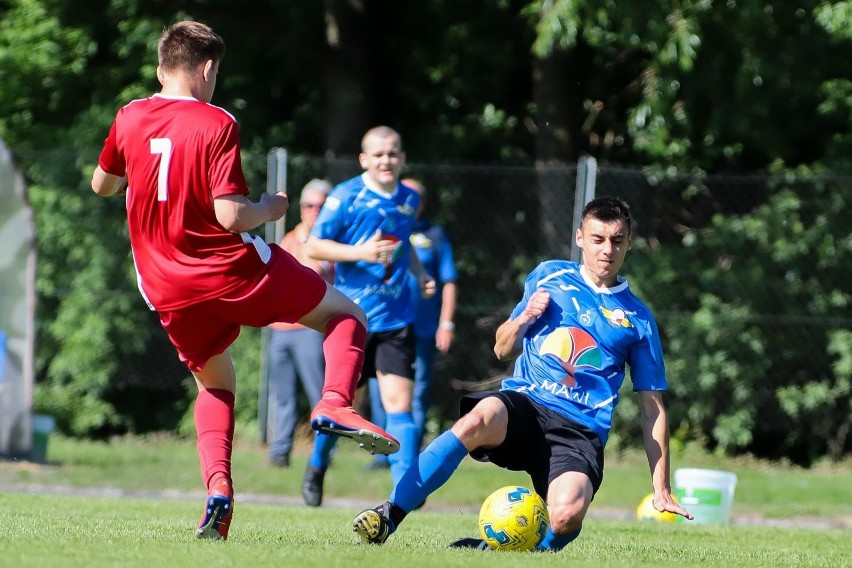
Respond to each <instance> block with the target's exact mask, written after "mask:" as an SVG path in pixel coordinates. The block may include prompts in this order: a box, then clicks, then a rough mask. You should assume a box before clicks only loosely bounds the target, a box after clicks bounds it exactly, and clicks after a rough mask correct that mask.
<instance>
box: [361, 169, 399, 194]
mask: <svg viewBox="0 0 852 568" xmlns="http://www.w3.org/2000/svg"><path fill="white" fill-rule="evenodd" d="M361 181H362V182H363V183H364V187H366V188H367V189H369V190H370V191H372V192H373V193H378V194H379V195H381V196H382V197H384V198H386V199H390V198H391V197H393V196H394V195H396V186H394V188H393V191H385V190H384V189H381V188H379V187H374V186H373V185H372V183H370V181H371V180H370V176H368V175H367V172H364V173H363V174H361ZM398 183H399V182H397V184H398Z"/></svg>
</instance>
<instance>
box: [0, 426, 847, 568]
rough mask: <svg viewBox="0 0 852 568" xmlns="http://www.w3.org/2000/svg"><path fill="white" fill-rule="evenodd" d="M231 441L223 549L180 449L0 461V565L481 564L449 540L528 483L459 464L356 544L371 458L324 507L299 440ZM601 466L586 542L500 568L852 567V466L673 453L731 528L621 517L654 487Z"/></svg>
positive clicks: (369, 494) (88, 448)
mask: <svg viewBox="0 0 852 568" xmlns="http://www.w3.org/2000/svg"><path fill="white" fill-rule="evenodd" d="M249 434H250V433H249ZM240 440H241V441H239V442H238V444H237V447H236V448H235V453H234V476H235V486H236V490H237V506H236V508H235V520H234V524H233V528H232V532H231V539H230V540H229V541H228V542H227V543H209V542H198V541H195V540H194V539H193V538H192V531H193V529H194V524H195V523H196V522H197V520H198V517H199V516H200V514H201V505H202V499H203V494H202V492H201V490H200V481H199V477H200V476H199V472H198V463H197V457H196V455H195V449H194V444H193V442H192V441H191V440H181V439H174V438H170V437H147V438H140V437H129V438H122V439H119V440H113V441H112V442H110V443H94V442H77V441H73V440H69V439H66V438H62V437H56V436H54V437H53V438H52V439H51V441H50V446H49V451H48V460H49V463H48V464H47V465H38V464H30V463H26V462H0V566H46V567H51V566H63V567H72V566H86V567H99V566H143V565H144V566H151V565H154V566H196V565H198V566H201V565H203V566H220V565H221V566H226V565H227V566H272V565H282V564H283V565H288V566H305V567H314V566H317V567H319V566H321V567H323V568H330V567H333V566H347V567H349V566H379V565H382V564H385V565H389V566H390V565H393V566H403V567H405V566H462V565H463V566H466V567H468V568H476V567H478V566H486V565H488V566H492V565H494V563H495V561H496V559H495V558H494V556H493V555H492V554H489V553H482V552H478V551H460V550H451V549H447V548H446V545H447V544H448V543H449V542H451V541H452V540H455V539H456V538H458V537H461V536H474V535H475V533H476V511H477V509H478V506H479V503H480V502H481V501H482V499H483V498H484V497H485V496H486V495H487V494H488V493H490V491H491V490H493V489H495V488H496V487H498V486H500V485H503V484H507V483H521V484H528V480H527V478H526V476H525V475H524V474H519V473H513V472H506V471H503V470H500V469H499V468H496V467H494V466H490V465H485V464H478V463H475V462H473V461H472V460H465V462H464V463H463V464H462V467H461V468H460V469H459V471H458V472H457V474H456V475H455V476H454V477H453V478H452V479H451V480H450V481H449V482H448V483H447V484H446V485H445V486H444V487H443V488H441V489H440V490H439V491H438V492H436V493H435V494H434V495H432V496H431V497H430V499H429V501H428V502H427V504H426V507H424V509H423V510H421V511H418V512H416V513H414V514H413V515H412V516H411V517H410V518H409V519H408V520H407V521H406V522H405V523H404V524H403V525H402V526H401V527H400V530H399V531H398V532H397V534H395V535H394V536H393V537H392V538H391V540H390V541H389V542H388V543H387V544H386V545H385V546H383V547H375V546H361V545H356V544H355V541H354V537H353V534H352V532H351V528H350V522H351V519H352V517H353V515H354V514H355V513H357V511H358V510H360V509H361V508H363V507H365V506H371V505H373V504H376V503H378V502H380V501H382V500H384V498H385V497H386V496H387V492H388V490H389V476H388V474H387V472H386V471H380V472H373V473H370V474H368V473H365V472H364V471H363V469H364V467H365V466H366V465H367V464H368V463H369V459H370V457H369V456H368V455H367V454H365V453H363V452H361V451H360V450H357V449H356V448H354V447H352V446H351V445H348V444H347V445H344V444H341V445H340V446H339V450H338V452H337V454H336V455H335V459H334V464H333V466H332V468H331V469H330V470H329V473H328V476H327V482H326V487H327V491H326V502H327V505H328V506H326V507H323V508H321V509H310V508H308V507H304V506H302V505H301V498H300V497H299V495H300V492H299V484H300V482H301V477H302V472H303V470H304V466H305V460H306V457H307V455H306V454H307V448H306V447H305V446H304V445H302V446H300V447H299V448H297V450H298V451H297V454H296V455H295V456H294V463H293V465H292V466H291V467H290V468H288V469H281V468H273V467H271V466H268V465H266V458H265V453H264V450H263V448H262V447H261V446H260V445H258V444H255V443H253V442H251V441H247V440H248V437H247V436H243V437H241V438H240ZM607 460H608V463H607V470H606V479H605V480H604V484H603V487H602V489H601V491H600V492H599V494H598V496H597V497H596V499H595V502H594V503H593V504H592V507H591V509H590V513H589V517H588V519H587V521H586V523H585V528H584V531H583V535H582V537H581V538H580V539H578V540H577V541H576V542H575V543H573V544H572V545H571V546H570V547H569V548H568V549H566V550H565V551H563V552H562V553H560V554H559V556H558V557H554V556H552V555H549V554H530V553H526V554H525V553H515V554H501V555H500V558H499V563H500V565H501V567H503V566H539V565H542V566H543V565H545V564H547V565H552V564H553V562H554V561H555V560H556V559H557V558H558V559H559V562H558V564H559V565H569V564H570V565H589V566H592V565H595V566H598V565H609V566H645V565H654V566H660V565H672V566H674V565H681V566H683V565H686V566H691V565H696V564H699V563H700V564H701V565H702V566H726V567H731V566H844V565H850V560H849V559H850V558H852V530H850V529H852V522H850V519H852V466H850V464H841V465H833V466H829V465H822V466H819V467H816V468H812V469H810V470H802V469H798V468H792V467H780V466H778V465H777V464H776V465H772V464H766V463H762V462H757V461H754V460H745V459H742V460H723V459H720V458H715V457H712V456H707V455H703V454H700V453H698V452H694V453H692V452H688V451H686V452H683V453H682V454H679V455H676V456H674V457H673V463H672V467H673V469H675V468H678V467H712V468H715V469H725V470H727V471H733V472H735V473H737V475H738V477H739V483H738V486H737V490H736V496H735V502H734V510H733V511H734V523H733V524H732V525H729V526H717V527H711V526H700V525H694V526H688V525H683V524H655V523H643V522H638V521H635V520H632V518H631V516H632V511H633V509H634V508H635V506H636V505H637V504H638V502H639V500H640V499H641V498H642V496H643V495H644V494H646V493H647V492H649V490H650V486H649V481H648V472H647V464H646V463H645V462H644V456H642V455H641V454H640V453H633V452H627V453H625V454H622V455H618V454H613V453H612V452H611V453H610V454H609V455H608V456H607ZM821 527H829V528H821ZM391 563H392V564H391Z"/></svg>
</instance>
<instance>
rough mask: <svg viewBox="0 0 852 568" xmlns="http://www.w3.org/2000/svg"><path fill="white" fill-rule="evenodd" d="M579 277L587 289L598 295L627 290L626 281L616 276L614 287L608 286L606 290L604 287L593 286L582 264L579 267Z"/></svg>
mask: <svg viewBox="0 0 852 568" xmlns="http://www.w3.org/2000/svg"><path fill="white" fill-rule="evenodd" d="M580 276H582V277H583V281H584V282H585V283H586V284H588V285H589V287H590V288H591V289H592V290H594V291H595V292H597V293H598V294H617V293H618V292H621V291H623V290H626V289H627V279H626V278H624V277H623V276H616V277H615V281H616V284H615V286H610V287H609V288H607V287H606V286H598V285H597V284H595V283H594V282H593V281H592V279H591V278H590V277H589V273H588V272H587V271H586V266H585V265H584V264H581V265H580Z"/></svg>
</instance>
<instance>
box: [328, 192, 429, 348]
mask: <svg viewBox="0 0 852 568" xmlns="http://www.w3.org/2000/svg"><path fill="white" fill-rule="evenodd" d="M419 204H420V196H419V195H418V194H417V192H416V191H414V190H413V189H411V188H409V187H406V186H404V185H402V184H400V183H398V184H397V186H396V191H395V192H394V194H393V195H392V196H390V197H388V196H386V195H384V194H382V193H379V192H377V191H374V190H372V189H370V188H369V187H367V185H366V184H365V183H364V178H363V176H357V177H354V178H352V179H349V180H347V181H344V182H342V183H340V184H338V185H337V186H335V187H334V189H333V190H332V191H331V193H330V194H329V196H328V198H327V199H326V201H325V205H323V208H322V210H321V211H320V214H319V216H318V217H317V220H316V223H314V226H313V228H312V229H311V235H312V236H315V237H318V238H320V239H329V240H333V241H337V242H339V243H343V244H346V245H359V244H361V243H364V242H366V241H367V240H369V239H372V238H373V237H374V236H375V234H376V231H381V233H382V237H383V238H385V239H390V240H395V241H397V242H399V246H398V247H397V249H396V251H395V252H394V254H393V256H392V257H391V259H390V261H389V262H388V263H387V264H383V263H378V262H366V261H357V262H337V263H335V278H334V286H335V287H336V288H337V289H339V290H340V291H341V292H343V293H344V294H346V296H348V297H349V298H350V299H351V300H352V301H354V302H355V303H356V304H358V305H359V306H361V308H362V309H363V310H364V311H365V312H366V313H367V331H369V332H371V333H372V332H379V331H390V330H394V329H400V328H402V327H405V326H406V325H408V324H410V323H411V322H412V321H414V308H413V306H412V303H411V296H410V293H409V289H408V274H409V261H410V258H409V254H410V247H411V245H410V243H409V240H408V239H409V236H410V235H411V230H412V227H414V219H415V214H416V213H417V206H418V205H419Z"/></svg>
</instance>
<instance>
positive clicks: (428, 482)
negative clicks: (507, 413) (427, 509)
mask: <svg viewBox="0 0 852 568" xmlns="http://www.w3.org/2000/svg"><path fill="white" fill-rule="evenodd" d="M466 455H467V449H466V448H465V447H464V444H462V443H461V440H459V439H458V437H457V436H456V435H455V434H453V432H452V431H451V430H447V431H446V432H444V433H443V434H441V435H440V436H438V437H437V438H435V439H434V440H433V441H432V443H431V444H429V445H428V446H427V447H426V449H425V450H423V453H421V454H420V456H418V457H416V458H415V459H414V463H412V464H411V467H410V468H408V471H406V472H405V474H403V476H402V478H401V479H400V480H399V483H397V484H396V485H395V486H394V488H393V491H392V492H391V495H390V502H391V503H393V504H394V505H396V506H397V507H399V508H400V509H402V510H403V511H405V512H406V513H410V512H411V511H413V510H414V509H415V508H416V507H418V506H420V504H421V503H423V501H425V500H426V497H428V496H429V495H430V494H432V493H433V492H434V491H435V490H436V489H438V488H439V487H440V486H442V485H443V484H444V483H446V481H447V480H448V479H449V478H450V476H451V475H452V474H453V472H454V471H455V470H456V468H457V467H458V466H459V464H460V463H461V462H462V460H463V459H464V457H465V456H466Z"/></svg>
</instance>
